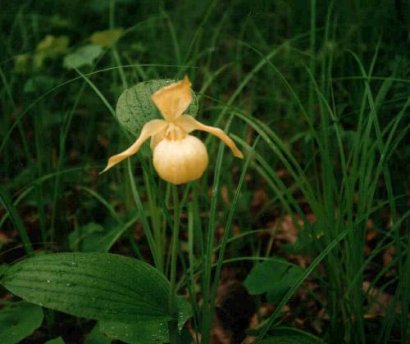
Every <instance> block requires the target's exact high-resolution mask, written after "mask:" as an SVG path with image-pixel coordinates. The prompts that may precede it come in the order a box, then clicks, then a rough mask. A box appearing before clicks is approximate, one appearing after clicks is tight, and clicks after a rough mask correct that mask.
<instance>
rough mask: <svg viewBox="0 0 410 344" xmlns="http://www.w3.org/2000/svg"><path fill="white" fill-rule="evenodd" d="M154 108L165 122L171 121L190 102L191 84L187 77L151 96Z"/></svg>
mask: <svg viewBox="0 0 410 344" xmlns="http://www.w3.org/2000/svg"><path fill="white" fill-rule="evenodd" d="M151 99H152V101H153V102H154V104H155V106H156V107H157V108H158V110H159V111H160V112H161V114H162V116H163V117H164V118H165V119H166V120H167V121H173V120H175V119H176V118H177V117H179V116H180V115H182V113H183V112H184V111H185V110H186V109H187V108H188V106H189V104H191V102H192V93H191V82H190V81H189V79H188V77H187V76H185V78H184V79H183V80H181V81H178V82H174V83H172V84H171V85H168V86H166V87H163V88H161V89H159V90H158V91H157V92H155V93H154V94H153V95H152V96H151Z"/></svg>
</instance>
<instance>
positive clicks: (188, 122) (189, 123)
mask: <svg viewBox="0 0 410 344" xmlns="http://www.w3.org/2000/svg"><path fill="white" fill-rule="evenodd" d="M175 125H177V126H179V127H181V128H182V129H183V130H184V131H186V132H187V133H190V132H191V131H194V130H202V131H206V132H208V133H210V134H212V135H215V136H216V137H219V138H220V139H221V140H222V141H223V142H225V144H226V145H227V146H228V147H229V148H230V149H231V151H232V153H233V155H234V156H236V157H237V158H241V159H243V154H242V152H241V151H240V150H239V149H238V147H236V145H235V143H234V142H233V141H232V139H231V138H230V137H229V136H228V135H226V134H225V132H224V131H223V130H221V129H219V128H215V127H211V126H209V125H205V124H202V123H201V122H198V121H197V120H196V119H195V118H193V117H192V116H189V115H183V116H181V117H179V118H178V119H177V120H176V121H175Z"/></svg>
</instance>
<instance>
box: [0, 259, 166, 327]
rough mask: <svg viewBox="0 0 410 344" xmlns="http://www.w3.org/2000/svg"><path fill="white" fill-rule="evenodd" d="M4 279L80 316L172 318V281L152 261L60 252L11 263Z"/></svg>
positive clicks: (21, 292) (34, 298)
mask: <svg viewBox="0 0 410 344" xmlns="http://www.w3.org/2000/svg"><path fill="white" fill-rule="evenodd" d="M1 283H2V284H3V285H4V286H5V287H6V288H7V289H8V290H10V291H11V292H13V293H14V294H16V295H18V296H20V297H22V298H24V299H25V300H27V301H29V302H33V303H36V304H38V305H42V306H45V307H48V308H51V309H55V310H59V311H62V312H66V313H69V314H72V315H76V316H79V317H85V318H90V319H96V320H110V321H118V322H121V321H124V322H129V321H132V320H134V321H136V320H160V321H167V320H169V318H170V315H169V313H168V307H167V302H168V293H169V283H168V281H167V280H166V279H165V277H164V276H163V275H162V274H161V273H159V272H158V271H157V270H155V269H154V268H152V267H151V266H150V265H148V264H146V263H144V262H141V261H138V260H135V259H131V258H127V257H123V256H119V255H113V254H104V253H56V254H48V255H41V256H36V257H33V258H28V259H26V260H23V261H21V262H19V263H17V264H15V265H13V266H12V267H10V268H9V269H8V270H7V271H6V272H5V273H4V275H3V278H2V280H1Z"/></svg>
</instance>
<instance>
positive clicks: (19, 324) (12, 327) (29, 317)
mask: <svg viewBox="0 0 410 344" xmlns="http://www.w3.org/2000/svg"><path fill="white" fill-rule="evenodd" d="M42 322H43V311H42V309H41V307H39V306H36V305H33V304H31V303H27V302H19V303H15V304H13V303H10V304H7V305H6V306H5V307H3V308H2V309H1V310H0V343H2V344H17V343H19V342H20V341H22V340H23V339H24V338H26V337H28V336H30V335H31V334H32V333H33V332H34V331H35V330H36V329H37V328H39V327H40V326H41V323H42Z"/></svg>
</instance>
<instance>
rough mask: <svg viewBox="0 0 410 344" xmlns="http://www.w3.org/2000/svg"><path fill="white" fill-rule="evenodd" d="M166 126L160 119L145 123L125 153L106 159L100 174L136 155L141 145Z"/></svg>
mask: <svg viewBox="0 0 410 344" xmlns="http://www.w3.org/2000/svg"><path fill="white" fill-rule="evenodd" d="M167 125H168V124H167V122H165V121H164V120H162V119H153V120H152V121H149V122H147V123H146V124H145V125H144V126H143V127H142V130H141V134H140V136H139V137H138V139H137V140H136V141H135V142H134V143H133V144H132V145H131V146H130V147H129V148H127V149H126V150H125V151H123V152H121V153H119V154H116V155H113V156H112V157H110V158H109V159H108V164H107V166H106V167H105V168H104V170H103V171H101V173H104V172H106V171H108V170H109V169H110V168H111V167H113V166H114V165H116V164H118V163H119V162H121V161H122V160H124V159H126V158H128V157H129V156H131V155H133V154H135V153H137V151H138V150H139V149H140V147H141V145H142V144H143V143H144V142H145V141H146V140H147V139H148V138H150V137H151V136H153V135H155V134H156V133H158V132H159V131H161V130H162V129H164V128H165V127H166V126H167Z"/></svg>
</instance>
